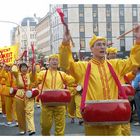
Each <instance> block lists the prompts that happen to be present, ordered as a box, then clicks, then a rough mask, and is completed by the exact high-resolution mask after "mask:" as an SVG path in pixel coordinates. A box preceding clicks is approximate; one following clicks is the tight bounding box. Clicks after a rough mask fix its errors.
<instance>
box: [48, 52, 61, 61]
mask: <svg viewBox="0 0 140 140" xmlns="http://www.w3.org/2000/svg"><path fill="white" fill-rule="evenodd" d="M51 58H57V59H58V60H59V54H52V55H50V56H49V61H50V59H51Z"/></svg>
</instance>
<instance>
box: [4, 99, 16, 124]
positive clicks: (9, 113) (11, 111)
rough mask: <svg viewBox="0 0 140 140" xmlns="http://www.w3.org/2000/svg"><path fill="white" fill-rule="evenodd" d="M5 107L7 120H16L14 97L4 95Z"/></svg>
mask: <svg viewBox="0 0 140 140" xmlns="http://www.w3.org/2000/svg"><path fill="white" fill-rule="evenodd" d="M5 108H6V119H7V122H12V121H14V120H15V121H17V115H16V104H15V99H14V97H10V96H5Z"/></svg>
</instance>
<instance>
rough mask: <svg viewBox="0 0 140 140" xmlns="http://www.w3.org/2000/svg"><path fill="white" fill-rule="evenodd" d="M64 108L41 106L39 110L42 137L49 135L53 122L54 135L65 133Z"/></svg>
mask: <svg viewBox="0 0 140 140" xmlns="http://www.w3.org/2000/svg"><path fill="white" fill-rule="evenodd" d="M65 114H66V107H65V106H56V107H47V106H45V105H42V108H41V129H42V130H41V133H42V135H44V136H49V135H50V130H51V127H52V125H53V119H54V122H55V135H61V136H63V135H64V131H65Z"/></svg>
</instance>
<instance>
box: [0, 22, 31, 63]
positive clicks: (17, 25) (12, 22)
mask: <svg viewBox="0 0 140 140" xmlns="http://www.w3.org/2000/svg"><path fill="white" fill-rule="evenodd" d="M0 22H2V23H11V24H15V25H17V26H18V27H20V28H21V29H22V30H23V32H24V33H25V36H26V40H27V43H26V47H27V48H26V49H27V61H28V52H29V50H28V35H27V32H26V31H25V30H24V28H23V27H22V26H21V25H20V24H18V23H16V22H13V21H7V20H0Z"/></svg>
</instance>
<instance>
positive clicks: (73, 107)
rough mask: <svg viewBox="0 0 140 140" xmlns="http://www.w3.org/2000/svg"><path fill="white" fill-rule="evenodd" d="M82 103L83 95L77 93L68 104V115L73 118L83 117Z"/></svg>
mask: <svg viewBox="0 0 140 140" xmlns="http://www.w3.org/2000/svg"><path fill="white" fill-rule="evenodd" d="M80 104H81V95H80V94H75V95H74V96H72V98H71V102H70V103H69V104H68V116H69V117H71V118H75V117H77V118H79V119H81V118H82V115H81V112H80Z"/></svg>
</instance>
